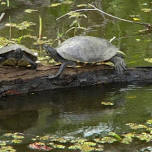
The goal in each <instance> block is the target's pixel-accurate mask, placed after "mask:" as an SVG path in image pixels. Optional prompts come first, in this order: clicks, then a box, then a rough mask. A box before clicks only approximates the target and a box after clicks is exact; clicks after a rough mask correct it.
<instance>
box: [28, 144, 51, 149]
mask: <svg viewBox="0 0 152 152" xmlns="http://www.w3.org/2000/svg"><path fill="white" fill-rule="evenodd" d="M29 148H31V149H34V150H45V151H50V150H52V148H51V147H48V146H46V145H45V144H44V143H41V142H35V143H32V144H30V145H29Z"/></svg>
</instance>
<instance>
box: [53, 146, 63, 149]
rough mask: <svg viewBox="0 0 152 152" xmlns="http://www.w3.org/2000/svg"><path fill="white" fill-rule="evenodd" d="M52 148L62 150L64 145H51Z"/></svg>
mask: <svg viewBox="0 0 152 152" xmlns="http://www.w3.org/2000/svg"><path fill="white" fill-rule="evenodd" d="M52 146H53V147H54V148H58V149H64V148H65V146H64V145H52Z"/></svg>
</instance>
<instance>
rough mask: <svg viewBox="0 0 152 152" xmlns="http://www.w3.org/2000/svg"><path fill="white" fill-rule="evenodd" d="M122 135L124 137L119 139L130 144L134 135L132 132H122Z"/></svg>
mask: <svg viewBox="0 0 152 152" xmlns="http://www.w3.org/2000/svg"><path fill="white" fill-rule="evenodd" d="M123 136H124V138H123V139H122V141H121V143H123V144H130V143H131V142H132V140H133V137H135V135H134V133H127V134H123Z"/></svg>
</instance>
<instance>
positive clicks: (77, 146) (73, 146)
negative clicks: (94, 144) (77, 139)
mask: <svg viewBox="0 0 152 152" xmlns="http://www.w3.org/2000/svg"><path fill="white" fill-rule="evenodd" d="M80 148H81V146H80V145H78V144H76V145H72V146H70V147H68V149H70V150H77V149H80Z"/></svg>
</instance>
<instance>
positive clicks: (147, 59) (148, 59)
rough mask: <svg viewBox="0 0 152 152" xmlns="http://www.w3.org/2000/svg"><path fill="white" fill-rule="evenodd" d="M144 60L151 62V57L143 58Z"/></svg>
mask: <svg viewBox="0 0 152 152" xmlns="http://www.w3.org/2000/svg"><path fill="white" fill-rule="evenodd" d="M144 61H146V62H149V63H152V58H144Z"/></svg>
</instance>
